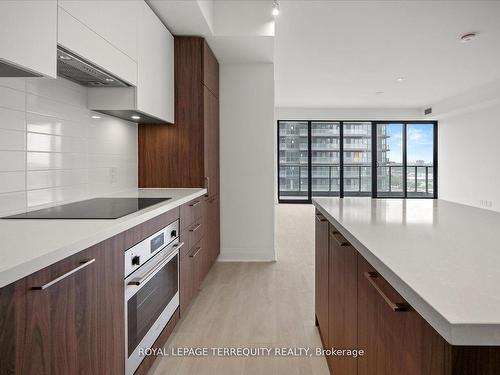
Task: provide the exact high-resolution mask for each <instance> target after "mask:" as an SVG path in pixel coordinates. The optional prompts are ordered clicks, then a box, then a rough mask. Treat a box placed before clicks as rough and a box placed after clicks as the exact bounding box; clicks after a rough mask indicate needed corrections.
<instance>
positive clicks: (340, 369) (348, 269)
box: [328, 225, 358, 375]
mask: <svg viewBox="0 0 500 375" xmlns="http://www.w3.org/2000/svg"><path fill="white" fill-rule="evenodd" d="M328 248H329V259H328V272H329V277H328V278H329V286H328V315H329V319H328V322H329V325H328V337H329V338H330V343H329V345H330V347H332V348H339V349H357V347H358V345H357V344H358V322H357V311H358V291H357V288H358V285H357V284H358V272H357V262H358V254H357V251H356V249H355V248H354V247H352V246H351V244H350V243H349V242H348V241H347V240H346V239H345V238H344V237H343V236H342V235H341V234H340V233H339V232H338V231H337V230H336V229H335V227H334V226H333V225H330V226H329V233H328ZM328 361H329V363H330V368H331V369H332V371H333V373H334V374H343V375H355V374H356V373H357V365H356V361H355V360H354V361H353V360H352V358H351V357H342V356H337V357H332V356H330V357H328Z"/></svg>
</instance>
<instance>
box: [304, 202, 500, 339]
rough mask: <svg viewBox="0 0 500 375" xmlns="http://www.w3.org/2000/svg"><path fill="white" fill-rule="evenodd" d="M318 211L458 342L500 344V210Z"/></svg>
mask: <svg viewBox="0 0 500 375" xmlns="http://www.w3.org/2000/svg"><path fill="white" fill-rule="evenodd" d="M313 203H314V205H315V206H316V208H317V209H318V210H319V211H320V212H321V213H322V214H323V215H324V216H325V217H326V218H327V219H328V220H329V221H330V222H331V223H332V224H334V225H335V226H337V229H338V230H339V231H340V232H341V233H342V234H343V235H344V236H345V237H346V238H347V239H348V240H349V241H351V243H352V244H353V245H354V247H355V248H356V249H357V250H358V251H359V252H360V253H361V255H363V256H364V257H365V259H366V260H368V261H369V262H370V263H371V265H372V266H373V267H375V269H376V270H377V271H378V272H380V274H381V275H382V276H383V277H384V278H386V280H387V281H388V282H389V283H390V284H391V285H392V286H393V287H394V288H395V289H396V290H397V291H398V292H399V293H400V294H401V296H402V297H403V298H405V299H406V301H407V302H409V303H410V304H411V305H412V306H413V308H414V309H415V310H416V311H417V312H418V313H419V314H420V315H422V316H423V318H424V319H425V320H427V322H428V323H429V324H430V325H431V326H432V327H434V329H435V330H437V331H438V332H439V333H440V334H441V336H443V337H444V338H445V339H446V340H447V341H448V342H449V343H450V344H453V345H500V241H499V240H500V213H497V212H492V211H488V210H483V209H478V208H473V207H469V206H465V205H460V204H456V203H451V202H447V201H443V200H427V199H408V200H403V199H369V198H344V199H338V198H315V199H313Z"/></svg>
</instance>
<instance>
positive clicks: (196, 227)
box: [189, 224, 201, 232]
mask: <svg viewBox="0 0 500 375" xmlns="http://www.w3.org/2000/svg"><path fill="white" fill-rule="evenodd" d="M200 227H201V224H198V225H197V226H195V227H194V228H192V229H190V230H189V231H190V232H196V231H197V230H198V229H200Z"/></svg>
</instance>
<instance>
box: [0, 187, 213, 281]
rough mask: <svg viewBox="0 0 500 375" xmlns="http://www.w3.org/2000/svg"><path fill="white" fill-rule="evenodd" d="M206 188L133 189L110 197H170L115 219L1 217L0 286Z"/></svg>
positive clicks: (137, 222) (152, 216)
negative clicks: (21, 218) (19, 218)
mask: <svg viewBox="0 0 500 375" xmlns="http://www.w3.org/2000/svg"><path fill="white" fill-rule="evenodd" d="M205 193H206V189H135V190H130V191H125V192H122V193H119V194H113V195H111V196H110V197H119V198H127V197H141V198H142V197H145V198H146V197H147V198H171V199H169V200H167V201H165V202H161V203H158V204H155V205H154V206H151V207H148V208H145V209H143V210H140V211H137V212H134V213H132V214H130V215H126V216H123V217H121V218H118V219H70V220H62V219H61V220H59V219H49V220H47V219H45V220H44V219H41V220H40V219H36V220H35V219H23V220H16V219H0V288H1V287H3V286H5V285H8V284H10V283H12V282H14V281H16V280H19V279H21V278H23V277H25V276H28V275H30V274H32V273H33V272H36V271H38V270H41V269H42V268H44V267H47V266H49V265H51V264H54V263H56V262H58V261H60V260H62V259H64V258H66V257H68V256H70V255H73V254H76V253H78V252H79V251H81V250H84V249H87V248H89V247H91V246H93V245H95V244H97V243H99V242H101V241H104V240H105V239H107V238H110V237H113V236H114V235H117V234H118V233H121V232H123V231H125V230H127V229H130V228H132V227H134V226H137V225H139V224H141V223H143V222H145V221H147V220H149V219H152V218H154V217H156V216H158V215H161V214H163V213H164V212H167V211H169V210H171V209H174V208H176V207H179V206H181V205H183V204H184V203H187V202H189V201H191V200H193V199H195V198H197V197H200V196H202V195H204V194H205Z"/></svg>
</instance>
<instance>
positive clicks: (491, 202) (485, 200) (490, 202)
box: [479, 199, 493, 208]
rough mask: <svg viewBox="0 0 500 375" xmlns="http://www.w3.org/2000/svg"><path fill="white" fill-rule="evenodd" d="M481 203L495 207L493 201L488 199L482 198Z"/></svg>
mask: <svg viewBox="0 0 500 375" xmlns="http://www.w3.org/2000/svg"><path fill="white" fill-rule="evenodd" d="M479 205H480V206H481V207H484V208H491V207H493V201H490V200H488V199H480V200H479Z"/></svg>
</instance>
